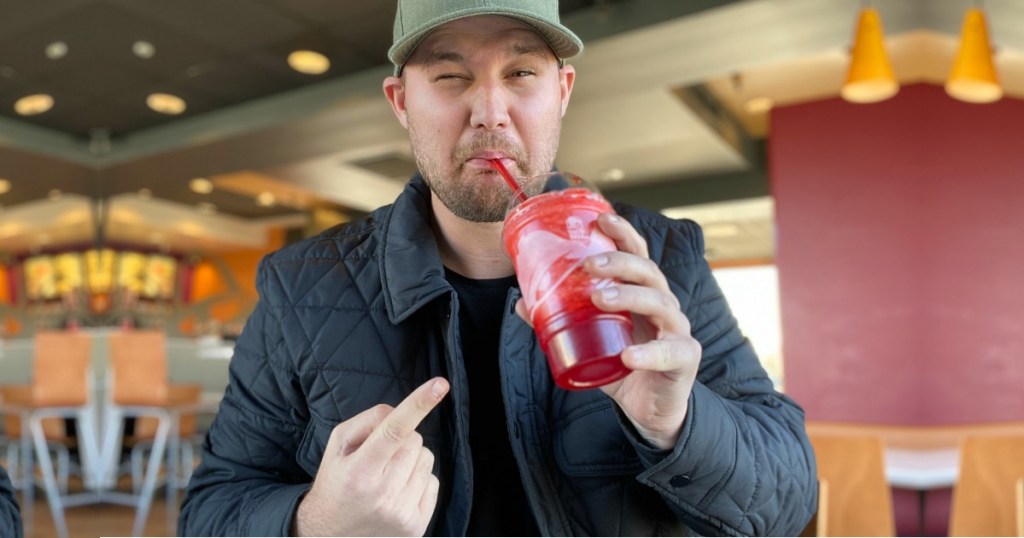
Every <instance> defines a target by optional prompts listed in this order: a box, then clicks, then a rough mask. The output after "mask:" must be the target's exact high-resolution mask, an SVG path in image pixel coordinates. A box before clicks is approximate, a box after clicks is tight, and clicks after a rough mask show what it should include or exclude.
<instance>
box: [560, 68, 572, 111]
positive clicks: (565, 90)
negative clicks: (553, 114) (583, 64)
mask: <svg viewBox="0 0 1024 538" xmlns="http://www.w3.org/2000/svg"><path fill="white" fill-rule="evenodd" d="M558 79H559V80H558V83H559V86H560V87H561V89H562V116H565V111H566V109H567V108H569V96H570V95H572V84H573V82H575V81H576V68H575V67H573V66H571V65H569V64H565V65H563V66H562V67H561V68H560V69H559V70H558Z"/></svg>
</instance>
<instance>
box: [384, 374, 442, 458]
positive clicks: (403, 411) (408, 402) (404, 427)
mask: <svg viewBox="0 0 1024 538" xmlns="http://www.w3.org/2000/svg"><path fill="white" fill-rule="evenodd" d="M448 388H449V385H448V382H447V381H446V380H445V379H444V378H442V377H435V378H433V379H431V380H429V381H427V382H426V383H424V384H422V385H420V386H419V387H418V388H417V389H416V390H414V391H413V392H412V394H410V395H408V396H406V397H405V399H404V400H402V402H401V403H399V404H398V407H395V409H394V410H393V411H391V413H390V414H388V416H387V417H385V418H384V420H383V421H381V423H380V424H378V425H377V427H376V428H375V429H374V431H373V433H371V434H370V437H369V439H368V440H367V444H370V445H371V446H375V447H376V448H378V449H380V450H382V451H386V454H387V455H388V456H390V454H391V453H393V452H394V451H395V450H398V448H399V447H400V446H402V443H403V442H404V441H405V439H406V438H408V437H409V436H410V435H412V434H413V432H415V431H416V427H417V426H419V424H420V422H423V419H424V418H426V416H427V415H428V414H430V411H432V410H433V409H434V407H437V404H439V403H441V400H443V399H444V396H445V394H447V393H448Z"/></svg>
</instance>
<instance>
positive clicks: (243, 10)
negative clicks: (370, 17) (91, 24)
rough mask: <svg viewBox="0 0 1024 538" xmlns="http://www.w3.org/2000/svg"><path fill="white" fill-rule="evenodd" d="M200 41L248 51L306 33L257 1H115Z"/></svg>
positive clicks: (231, 49) (228, 48) (237, 50)
mask: <svg viewBox="0 0 1024 538" xmlns="http://www.w3.org/2000/svg"><path fill="white" fill-rule="evenodd" d="M111 1H112V2H114V3H116V4H119V5H121V6H124V7H125V8H126V9H130V10H132V11H134V12H136V13H137V14H138V15H139V16H140V17H145V18H149V19H151V20H158V21H160V22H162V23H164V24H167V25H169V26H171V27H174V28H177V29H178V30H179V31H181V32H183V33H185V34H186V35H189V36H190V37H192V38H193V39H197V40H199V41H200V42H205V43H208V44H212V45H214V46H216V47H218V48H221V49H223V50H227V51H231V52H245V51H247V50H250V49H251V48H253V47H258V46H261V45H263V44H265V43H271V42H274V41H277V40H280V39H284V38H286V37H288V36H291V35H294V34H297V33H300V32H302V31H303V29H304V28H303V26H302V25H300V24H299V23H297V22H295V21H292V20H290V19H287V18H282V17H281V16H280V14H279V13H278V12H277V11H275V10H272V9H269V8H267V7H265V6H264V5H263V4H262V3H260V2H256V1H254V0H216V1H211V0H174V1H167V0H111Z"/></svg>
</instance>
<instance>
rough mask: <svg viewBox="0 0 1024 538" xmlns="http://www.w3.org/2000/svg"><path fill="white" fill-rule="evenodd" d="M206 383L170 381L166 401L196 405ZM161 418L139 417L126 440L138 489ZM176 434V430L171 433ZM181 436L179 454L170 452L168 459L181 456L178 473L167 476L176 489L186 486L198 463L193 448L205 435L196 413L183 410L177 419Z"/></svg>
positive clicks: (136, 489)
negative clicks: (200, 430)
mask: <svg viewBox="0 0 1024 538" xmlns="http://www.w3.org/2000/svg"><path fill="white" fill-rule="evenodd" d="M202 393H203V386H202V385H199V384H194V383H190V384H171V385H169V386H168V387H167V401H168V403H169V404H171V405H196V404H199V402H200V401H201V397H202ZM158 426H159V421H158V420H156V419H154V418H152V417H139V418H138V419H137V420H136V421H135V431H134V432H133V434H132V435H131V436H130V437H127V438H126V439H125V444H126V445H130V446H131V447H132V451H131V473H132V488H133V489H134V490H135V491H136V492H138V491H139V490H140V488H141V487H142V481H143V478H144V476H143V472H142V468H143V463H144V459H145V456H146V454H147V453H151V452H152V450H153V441H154V439H155V438H156V432H157V428H158ZM172 435H173V432H172ZM177 436H178V439H180V440H181V443H180V447H179V454H173V453H171V451H168V455H167V457H168V458H175V457H177V458H179V460H178V469H179V472H178V474H177V476H174V477H171V476H168V480H174V483H173V486H174V487H175V488H177V489H184V487H185V485H186V484H188V480H189V478H190V477H191V476H192V469H193V467H194V466H195V457H194V450H195V445H196V444H197V443H199V442H201V441H202V434H201V433H199V432H198V429H197V427H196V414H195V413H183V414H182V415H181V418H180V420H179V421H178V431H177Z"/></svg>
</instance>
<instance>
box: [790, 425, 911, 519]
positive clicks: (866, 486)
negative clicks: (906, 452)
mask: <svg viewBox="0 0 1024 538" xmlns="http://www.w3.org/2000/svg"><path fill="white" fill-rule="evenodd" d="M810 440H811V445H812V446H813V447H814V455H815V459H816V460H817V462H818V482H819V484H823V485H825V488H824V495H822V494H821V493H819V507H818V514H817V516H816V517H817V520H818V525H817V529H816V530H815V532H814V535H817V536H895V535H896V522H895V516H894V514H893V507H892V491H891V490H890V488H889V484H888V482H887V481H886V478H885V446H884V444H883V443H882V439H881V438H880V437H877V436H864V435H834V436H833V435H819V434H814V433H811V434H810Z"/></svg>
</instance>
